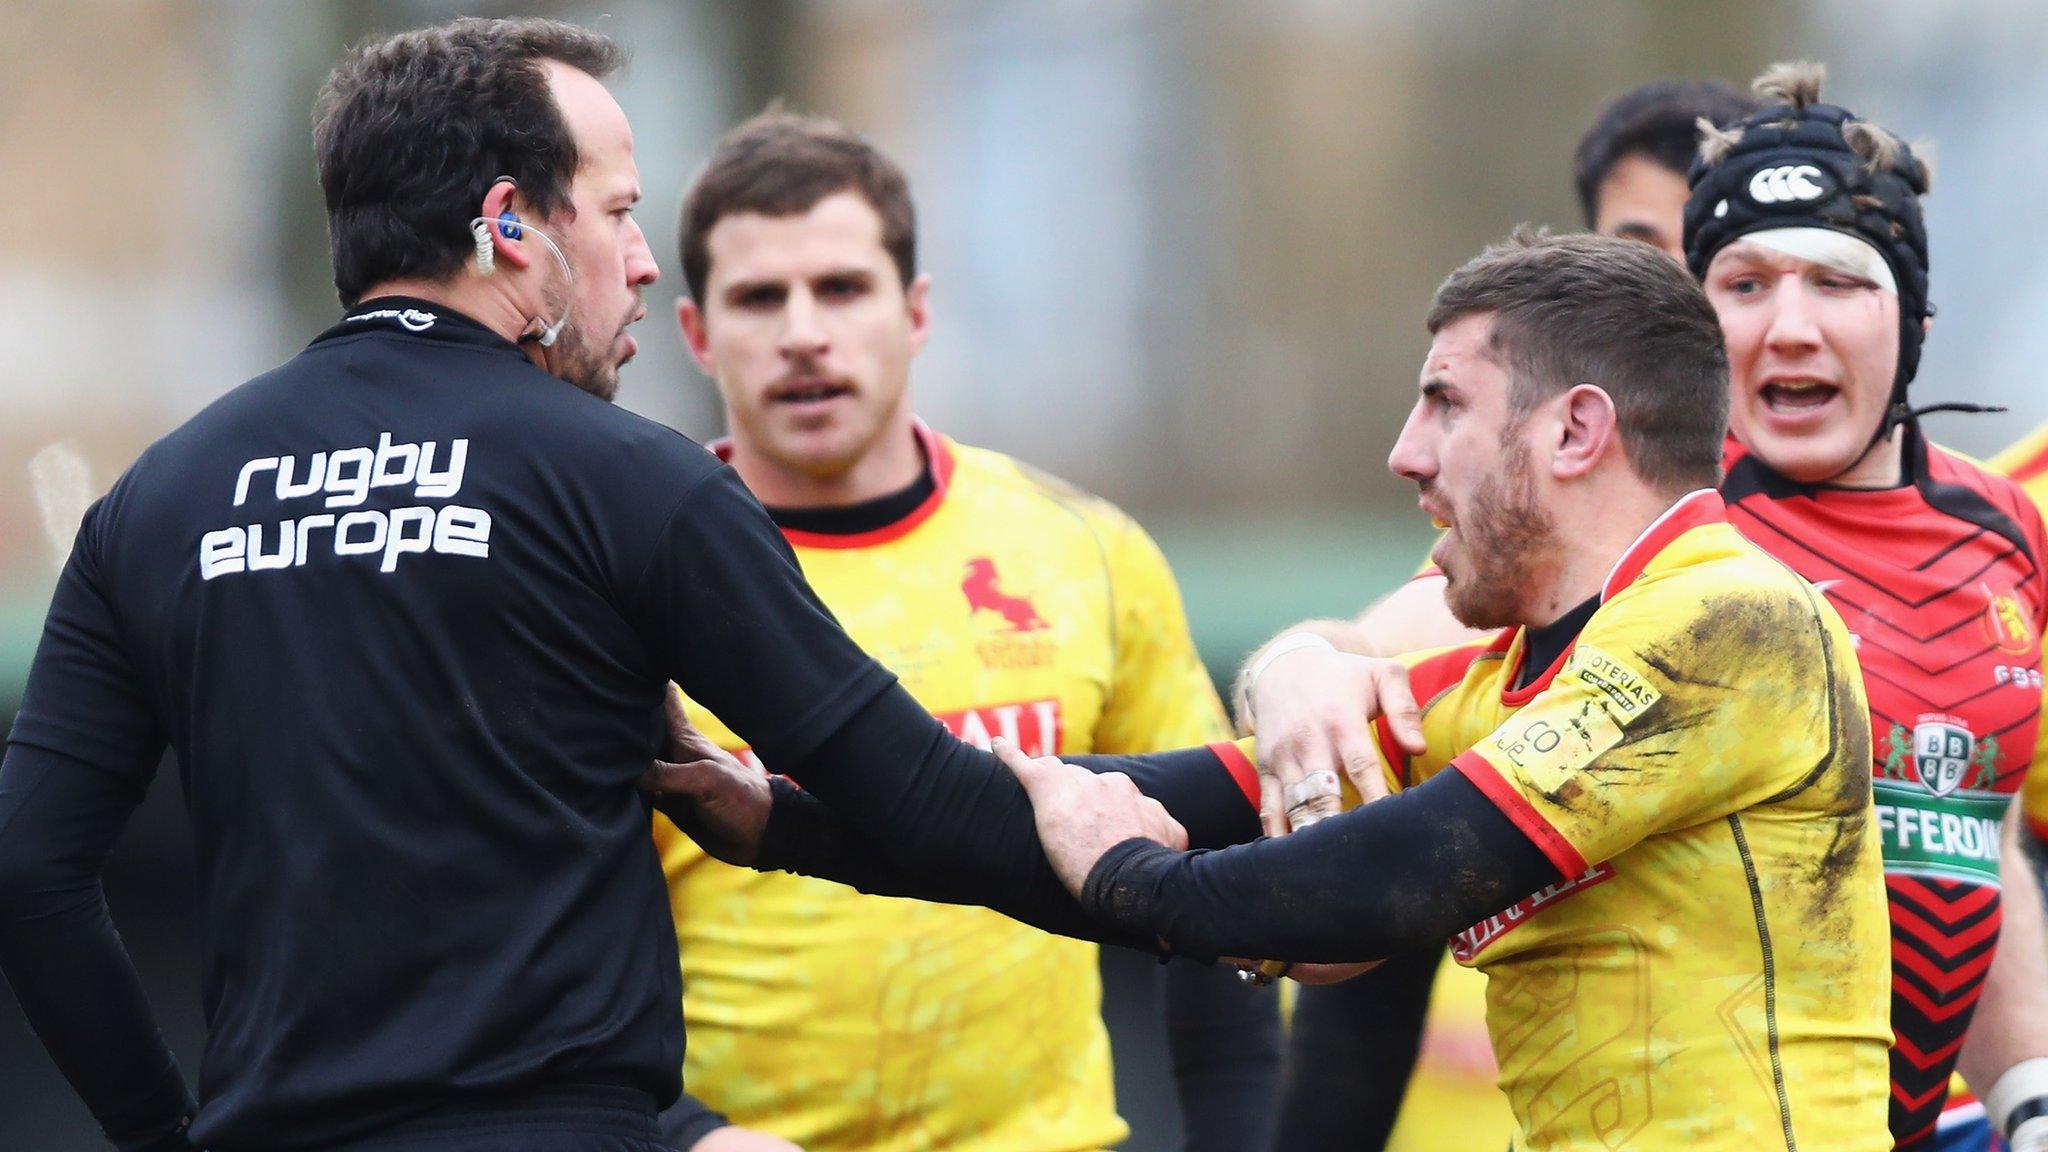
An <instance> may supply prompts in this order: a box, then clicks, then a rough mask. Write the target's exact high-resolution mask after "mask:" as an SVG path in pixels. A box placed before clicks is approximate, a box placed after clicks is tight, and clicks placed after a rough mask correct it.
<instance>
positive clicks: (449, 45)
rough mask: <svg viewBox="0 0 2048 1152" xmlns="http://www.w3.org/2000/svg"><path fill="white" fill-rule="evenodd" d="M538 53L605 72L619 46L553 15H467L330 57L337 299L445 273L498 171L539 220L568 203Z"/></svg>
mask: <svg viewBox="0 0 2048 1152" xmlns="http://www.w3.org/2000/svg"><path fill="white" fill-rule="evenodd" d="M543 60H555V61H559V62H560V63H563V64H566V65H568V66H570V67H571V68H577V69H580V70H582V71H584V72H588V73H589V74H590V75H591V76H593V77H595V78H597V79H600V80H602V79H604V78H605V77H606V76H608V75H610V74H611V73H613V72H615V71H617V70H618V69H619V68H620V67H622V66H623V65H624V64H625V60H626V56H625V52H624V50H622V49H621V48H620V47H619V46H618V45H617V44H615V43H613V42H612V41H611V40H610V39H609V38H608V37H605V36H602V35H599V34H598V33H596V32H592V31H589V30H588V29H584V28H578V27H576V26H574V25H572V24H563V23H561V22H560V21H556V20H541V19H537V18H534V17H519V18H516V19H508V20H482V19H477V18H473V17H469V18H464V19H461V20H451V21H449V22H448V23H446V24H437V25H435V26H433V27H431V28H421V29H418V30H416V31H412V32H401V33H399V34H398V35H396V36H388V37H385V38H383V39H381V40H373V41H368V42H366V43H363V44H359V45H357V46H356V47H355V48H353V49H351V50H350V52H349V54H348V55H347V56H345V57H343V58H342V61H341V63H339V64H337V65H335V66H334V71H333V72H332V73H330V74H329V75H328V77H327V83H326V84H325V85H324V86H322V87H321V89H320V96H319V99H318V100H317V101H316V102H315V103H314V106H313V152H314V156H315V159H316V161H317V163H318V166H319V169H320V190H321V192H322V193H323V194H324V195H325V197H326V200H327V241H328V246H329V248H330V249H331V251H332V254H333V257H334V287H335V290H336V291H337V292H338V293H339V294H340V296H341V302H342V304H343V305H344V306H353V305H354V304H355V302H356V301H357V300H358V299H360V298H361V297H362V294H363V292H364V290H365V289H368V288H370V287H371V286H373V285H376V284H379V283H382V282H383V281H386V280H393V279H398V278H401V277H404V278H410V277H420V278H423V279H428V280H439V279H442V278H444V277H447V276H451V275H453V274H454V273H455V272H456V271H457V270H458V269H460V268H461V267H462V263H463V261H465V260H468V259H470V258H472V255H473V253H474V252H475V251H476V244H475V241H474V240H473V239H472V237H471V236H470V232H469V222H470V220H471V219H473V218H474V217H475V215H476V210H477V205H478V204H479V203H480V202H481V201H482V200H483V198H484V194H485V193H487V192H489V191H490V189H491V185H492V184H493V183H495V182H497V181H498V180H499V179H500V178H502V177H507V176H509V177H511V178H512V179H513V180H515V181H517V182H518V185H519V194H520V195H521V196H522V197H524V198H525V199H526V201H527V203H529V204H532V205H533V206H534V209H535V210H536V211H538V212H540V213H541V214H542V215H544V216H545V215H548V214H551V213H553V212H555V211H556V210H557V209H560V208H562V207H564V206H566V205H567V204H568V203H569V185H570V184H571V182H573V181H574V179H575V176H576V166H577V164H578V163H579V158H578V156H577V152H576V140H575V137H574V136H572V135H571V134H570V132H569V127H568V125H567V124H566V123H565V122H564V121H563V120H562V111H561V109H560V108H559V107H558V106H557V105H556V104H555V97H554V93H553V92H552V91H550V90H549V88H548V78H547V73H546V71H545V70H544V69H543V68H542V67H541V61H543Z"/></svg>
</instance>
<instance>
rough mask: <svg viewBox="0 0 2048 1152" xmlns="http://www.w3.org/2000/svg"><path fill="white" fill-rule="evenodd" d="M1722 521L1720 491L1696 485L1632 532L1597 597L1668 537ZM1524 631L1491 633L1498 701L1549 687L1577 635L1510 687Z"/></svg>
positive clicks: (1616, 588)
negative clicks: (1498, 672)
mask: <svg viewBox="0 0 2048 1152" xmlns="http://www.w3.org/2000/svg"><path fill="white" fill-rule="evenodd" d="M1727 522H1728V507H1727V505H1725V504H1723V503H1722V502H1721V494H1720V493H1719V492H1716V491H1714V490H1713V489H1712V488H1698V489H1695V490H1693V491H1691V492H1688V493H1686V494H1685V495H1684V496H1682V497H1680V498H1679V500H1678V502H1677V503H1676V504H1673V505H1672V506H1671V507H1669V508H1666V509H1665V510H1664V512H1663V514H1662V515H1660V516H1658V517H1657V518H1656V519H1655V520H1652V521H1650V526H1649V527H1647V528H1645V529H1643V530H1642V532H1641V534H1639V535H1638V536H1637V537H1636V538H1635V542H1634V543H1632V544H1630V545H1629V546H1628V548H1627V550H1625V551H1623V552H1622V554H1621V558H1620V559H1619V560H1616V561H1615V562H1614V567H1613V568H1611V569H1609V570H1608V573H1607V579H1606V581H1604V582H1603V583H1602V584H1601V585H1600V603H1602V604H1605V603H1607V602H1608V601H1609V600H1612V599H1614V597H1615V596H1617V595H1619V594H1620V592H1621V590H1622V589H1624V588H1626V587H1628V586H1629V585H1631V584H1633V583H1635V582H1636V579H1637V578H1638V577H1640V576H1641V575H1642V574H1643V572H1644V571H1645V570H1646V569H1648V568H1649V566H1650V563H1651V561H1653V560H1655V559H1656V558H1657V556H1658V554H1659V553H1661V552H1663V551H1664V549H1666V548H1669V547H1670V546H1671V543H1672V541H1674V540H1677V539H1678V538H1679V537H1680V536H1683V535H1685V534H1686V533H1687V532H1690V531H1692V530H1693V529H1695V528H1701V527H1705V526H1706V525H1708V524H1726V523H1727ZM1524 631H1525V629H1522V628H1503V629H1501V632H1500V635H1498V636H1495V637H1494V638H1493V643H1492V644H1489V645H1488V646H1487V648H1488V650H1489V651H1493V652H1499V653H1500V654H1501V656H1502V658H1503V659H1504V660H1505V661H1506V663H1505V664H1504V665H1503V667H1504V668H1506V670H1507V676H1506V679H1504V680H1503V681H1501V684H1502V687H1501V693H1500V699H1501V703H1503V704H1508V705H1511V706H1512V705H1521V704H1526V703H1528V702H1529V701H1530V700H1532V699H1534V698H1535V696H1536V694H1537V693H1538V692H1541V691H1543V690H1544V689H1545V688H1548V687H1550V682H1551V681H1552V680H1554V679H1556V677H1557V674H1558V672H1559V671H1560V670H1562V669H1563V668H1564V664H1565V661H1567V660H1569V659H1571V657H1572V650H1573V649H1574V648H1577V647H1578V644H1579V641H1578V637H1576V636H1574V637H1573V638H1572V642H1571V643H1569V644H1567V645H1565V646H1564V650H1563V651H1561V652H1559V653H1558V654H1557V659H1555V660H1552V661H1551V662H1550V667H1548V668H1545V669H1544V670H1543V675H1541V676H1538V677H1536V678H1535V679H1534V680H1531V681H1529V682H1528V683H1527V684H1525V685H1523V686H1522V687H1520V688H1514V687H1510V686H1511V685H1513V684H1514V682H1515V681H1516V680H1518V679H1520V673H1521V669H1520V668H1519V667H1517V665H1518V664H1519V663H1520V662H1521V660H1522V658H1523V656H1524V655H1525V650H1524V646H1523V643H1522V641H1523V635H1522V634H1523V632H1524Z"/></svg>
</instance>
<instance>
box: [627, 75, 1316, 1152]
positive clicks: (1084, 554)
mask: <svg viewBox="0 0 2048 1152" xmlns="http://www.w3.org/2000/svg"><path fill="white" fill-rule="evenodd" d="M915 252H916V232H915V221H914V216H913V210H912V205H911V199H910V194H909V189H908V187H907V186H906V183H905V180H904V176H903V173H902V171H901V170H900V169H899V168H898V167H897V166H896V164H895V163H893V162H892V161H891V160H889V159H888V158H887V157H885V156H883V155H882V154H881V153H880V152H879V151H877V150H876V149H875V148H874V147H873V146H872V145H870V144H869V143H868V142H867V141H865V140H864V139H862V138H860V137H859V136H856V135H855V134H853V133H851V132H849V131H848V130H846V129H845V128H843V127H841V126H839V125H837V124H835V123H832V122H830V121H826V120H821V119H811V118H803V117H797V116H793V115H786V114H779V113H769V114H766V115H763V116H760V117H757V118H755V119H754V120H752V121H749V122H748V123H746V124H743V125H741V126H740V127H739V128H737V129H736V130H734V131H733V132H732V133H731V134H730V135H729V136H727V137H726V138H725V140H724V141H723V142H721V143H720V145H719V147H718V149H717V151H716V152H715V153H714V154H713V156H712V159H711V161H710V164H709V165H708V166H707V168H706V169H705V170H704V172H703V173H701V174H700V175H699V176H698V177H697V179H696V181H695V182H694V183H693V185H692V186H691V188H690V191H689V194H688V197H687V200H686V202H685V205H684V210H683V221H682V265H683V270H684V276H685V279H686V280H687V282H688V286H689V298H688V299H686V300H684V301H682V302H681V303H680V304H679V306H678V309H679V312H678V314H679V319H680V321H681V325H682V330H683V335H684V338H685V340H686V341H687V342H688V344H689V347H690V351H691V354H692V356H693V357H694V358H695V359H696V361H697V364H698V365H699V366H700V367H701V368H702V369H703V370H704V372H705V373H706V374H707V375H709V376H711V377H712V378H713V379H715V380H716V382H717V384H718V387H719V392H720V394H721V396H722V397H723V399H724V403H725V413H726V422H727V425H728V427H729V428H730V430H731V439H729V440H727V441H725V442H723V443H721V444H718V445H715V446H714V447H715V449H716V450H717V452H718V453H719V455H720V456H722V457H723V458H724V459H726V460H727V461H728V462H729V463H730V464H731V465H732V467H733V468H734V469H735V470H737V471H738V473H739V475H740V477H741V479H743V480H744V481H745V482H746V483H747V485H748V487H749V488H751V489H752V490H753V492H754V493H755V495H756V496H758V497H759V498H760V499H761V501H762V502H763V503H764V504H766V505H767V506H768V509H769V514H770V515H771V516H773V517H774V518H775V521H776V523H777V524H779V525H780V526H781V528H782V530H783V533H784V535H786V536H787V537H788V538H789V541H790V543H791V544H792V545H794V547H795V548H796V552H797V556H798V559H799V560H800V562H801V563H802V565H803V568H804V572H805V575H806V576H807V577H808V579H809V580H810V581H811V584H812V586H813V587H814V588H816V589H817V590H818V593H819V595H820V596H821V597H822V598H823V599H824V601H825V603H826V604H827V605H828V606H829V607H830V608H831V609H832V611H833V612H834V614H835V615H837V616H838V617H839V619H840V620H841V621H842V622H843V623H844V624H845V626H846V627H847V629H848V630H849V632H850V633H851V634H852V635H853V636H854V637H855V638H856V639H857V640H858V641H859V642H860V643H861V645H862V646H863V647H865V648H867V649H868V650H869V651H870V652H873V653H875V654H876V655H877V657H878V658H879V659H880V660H882V662H883V663H885V664H887V665H889V666H890V667H891V668H892V669H893V670H894V671H896V672H897V674H898V675H899V676H901V677H902V679H903V682H904V684H905V686H907V687H908V688H909V689H910V690H911V692H912V693H913V694H914V695H916V696H917V698H918V699H919V701H920V702H922V703H923V704H925V705H926V706H927V707H929V708H930V709H931V710H932V711H933V712H934V713H935V714H936V715H938V716H940V717H941V718H942V719H943V720H944V721H945V722H946V724H947V726H948V727H950V728H951V729H952V730H953V732H954V733H955V734H956V735H958V736H960V737H961V738H962V739H964V740H966V741H968V742H970V743H977V744H980V745H982V746H983V747H986V746H987V745H988V743H989V741H990V740H991V738H993V737H998V736H1001V737H1007V738H1008V739H1010V740H1012V741H1015V742H1016V743H1017V744H1019V745H1020V746H1022V747H1024V748H1026V749H1029V750H1031V752H1032V754H1033V755H1050V754H1058V753H1067V754H1073V753H1084V752H1092V751H1099V752H1139V751H1151V750H1155V749H1160V748H1171V747H1178V746H1182V745H1188V744H1199V743H1203V742H1206V741H1210V740H1217V739H1221V738H1223V737H1224V736H1225V735H1226V732H1225V725H1224V717H1223V711H1222V705H1221V703H1220V701H1219V700H1218V699H1217V697H1216V693H1215V689H1214V688H1213V687H1212V686H1211V684H1210V682H1209V679H1208V676H1207V673H1206V672H1204V670H1203V668H1202V665H1201V664H1200V662H1199V661H1198V660H1197V659H1196V656H1195V650H1194V645H1193V643H1192V641H1191V640H1190V639H1189V636H1188V632H1187V624H1186V620H1185V616H1184V614H1183V611H1182V608H1181V601H1180V594H1179V591H1178V589H1177V588H1176V587H1175V584H1174V580H1173V576H1172V573H1171V572H1169V571H1168V570H1167V566H1166V561H1165V558H1164V557H1162V556H1161V555H1160V553H1159V550H1158V548H1157V547H1156V546H1154V544H1153V543H1152V541H1151V540H1150V539H1149V538H1148V537H1147V536H1146V535H1145V533H1144V532H1143V531H1142V530H1141V529H1140V528H1139V527H1138V526H1137V525H1136V524H1135V523H1133V522H1132V521H1131V520H1130V519H1129V518H1128V517H1126V516H1125V515H1124V514H1123V513H1122V512H1120V511H1118V510H1117V509H1116V508H1114V507H1112V506H1111V505H1109V504H1107V503H1105V502H1104V501H1101V500H1098V499H1095V498H1093V497H1091V496H1088V495H1087V494H1085V493H1082V492H1079V491H1076V490H1075V489H1073V488H1071V487H1068V486H1067V485H1066V484H1064V483H1062V482H1060V481H1058V480H1055V479H1052V478H1051V477H1048V476H1045V475H1043V474H1041V473H1038V472H1036V471H1033V470H1032V469H1030V468H1027V467H1025V466H1023V465H1021V464H1019V463H1018V462H1016V461H1014V460H1012V459H1010V458H1008V457H1006V456H1002V455H999V454H997V453H994V452H990V451H987V450H984V449H979V448H972V447H968V446H965V445H961V444H958V443H955V442H954V441H952V440H950V439H948V438H947V437H945V436H942V435H940V434H938V433H935V432H933V431H932V430H930V429H929V428H927V427H925V426H924V425H923V424H922V423H919V422H918V421H917V420H916V419H915V418H914V417H913V415H912V405H911V398H910V395H909V392H908V384H909V376H910V367H911V360H912V358H913V357H915V356H916V354H917V353H918V351H919V350H920V349H921V348H922V347H923V345H924V342H925V340H926V338H927V336H928V335H929V333H930V330H931V310H930V307H929V302H928V300H929V294H930V288H931V282H930V277H929V276H927V275H921V274H919V273H918V272H917V269H916V259H915ZM989 383H990V384H991V385H994V384H996V383H997V382H996V381H993V380H991V381H989ZM1002 383H1003V385H1004V386H1010V385H1014V384H1016V383H1018V382H1015V381H1004V382H1002ZM690 716H691V718H692V720H693V721H694V722H695V723H696V724H697V725H698V726H699V727H701V728H702V729H704V730H705V731H706V732H707V733H709V734H711V735H713V736H714V737H715V738H716V739H717V740H718V741H719V742H720V743H721V744H723V745H724V746H726V747H727V748H730V749H734V750H743V748H744V745H743V743H742V742H741V741H740V740H739V739H738V738H737V737H735V736H734V735H733V734H732V733H731V732H730V731H729V730H727V729H726V728H724V727H723V726H722V725H720V724H719V723H718V721H717V719H716V718H715V717H713V716H711V715H710V714H709V713H708V712H706V711H705V710H704V709H702V708H701V707H699V706H697V705H695V704H694V703H693V704H692V705H691V706H690ZM749 755H750V754H749ZM769 767H770V768H771V769H773V768H775V767H777V766H776V765H773V764H771V765H769ZM657 838H658V839H659V840H660V842H661V844H662V855H663V861H664V865H665V868H666V870H667V873H668V876H669V882H670V890H671V898H672V900H673V902H674V907H675V917H676V932H677V942H678V944H679V945H680V951H681V957H682V970H683V977H684V986H685V989H686V994H685V997H684V1010H685V1014H686V1016H687V1018H688V1022H689V1028H690V1047H689V1050H688V1054H687V1059H686V1065H685V1082H686V1084H687V1085H688V1087H689V1089H690V1091H691V1092H692V1094H693V1095H695V1096H697V1097H699V1098H701V1099H702V1100H704V1101H705V1102H706V1103H708V1104H709V1105H711V1106H712V1107H714V1108H716V1109H719V1110H720V1111H722V1112H724V1113H725V1114H727V1115H729V1116H730V1117H731V1118H732V1120H733V1121H734V1122H735V1123H736V1124H741V1125H748V1126H758V1127H760V1128H763V1129H767V1130H770V1131H773V1132H776V1133H778V1134H780V1135H782V1136H785V1137H788V1138H790V1139H792V1140H796V1141H798V1142H800V1143H802V1144H803V1145H805V1146H806V1147H809V1148H812V1149H849V1150H850V1149H873V1150H877V1152H885V1150H903V1152H909V1150H911V1149H925V1148H948V1149H959V1150H963V1152H971V1150H974V1149H991V1150H993V1149H1024V1150H1030V1149H1038V1150H1043V1152H1067V1150H1076V1149H1092V1148H1107V1147H1110V1146H1112V1145H1114V1144H1117V1143H1118V1142H1120V1141H1121V1140H1123V1139H1124V1137H1125V1136H1126V1135H1127V1134H1128V1128H1127V1127H1126V1126H1125V1124H1124V1123H1123V1121H1122V1120H1121V1119H1119V1117H1118V1116H1117V1114H1116V1109H1115V1099H1114V1091H1113V1082H1112V1076H1111V1059H1110V1049H1109V1036H1108V1033H1107V1031H1106V1030H1105V1028H1104V1026H1103V1022H1102V1016H1101V1011H1100V1003H1101V996H1102V990H1101V981H1100V976H1099V973H1098V969H1097V954H1096V953H1097V950H1096V948H1095V946H1094V945H1092V944H1088V943H1085V942H1082V941H1077V940H1069V939H1060V938H1057V937H1053V936H1049V935H1047V934H1045V933H1043V932H1040V931H1038V930H1036V929H1033V928H1029V927H1026V926H1024V925H1021V924H1018V923H1017V922H1015V921H1013V920H1010V919H1008V918H1007V917H1004V916H1001V915H998V914H996V913H994V912H990V911H988V910H986V909H979V908H961V907H952V906H947V905H939V904H927V903H922V902H915V901H907V900H891V899H886V898H883V897H877V896H866V895H862V894H860V893H857V892H854V891H851V890H850V889H847V888H845V887H842V886H839V885H836V884H832V883H829V882H827V881H823V880H816V879H812V878H808V877H800V876H788V875H767V874H762V873H757V872H753V871H751V870H747V869H740V868H734V867H731V866H729V865H726V864H722V863H720V862H718V861H716V860H712V859H710V858H708V857H707V856H705V854H704V853H703V852H702V851H701V850H700V849H699V848H698V847H697V846H696V845H695V844H694V843H692V842H691V841H690V840H689V839H688V838H686V837H683V836H681V835H678V834H676V833H675V831H674V829H673V827H672V826H668V825H667V824H666V822H660V824H659V828H658V832H657ZM1165 979H1166V1004H1167V1016H1168V1023H1169V1039H1170V1041H1171V1046H1172V1049H1173V1056H1174V1064H1175V1067H1176V1069H1177V1072H1178V1075H1179V1087H1180V1097H1181V1106H1182V1114H1183V1116H1184V1118H1185V1121H1186V1130H1187V1139H1188V1146H1189V1147H1191V1148H1198V1149H1200V1148H1215V1149H1225V1148H1243V1147H1248V1146H1250V1145H1253V1144H1255V1143H1258V1142H1260V1141H1261V1140H1263V1138H1264V1136H1265V1133H1266V1131H1267V1128H1268V1125H1269V1123H1270V1115H1271V1096H1272V1089H1273V1081H1274V1080H1275V1079H1276V1078H1277V1074H1278V1056H1277V1043H1278V1042H1277V1032H1278V1018H1277V1008H1276V1004H1275V1000H1274V998H1273V997H1272V996H1271V995H1270V994H1266V993H1262V992H1260V991H1258V990H1256V989H1250V988H1246V987H1244V986H1242V985H1241V984H1239V983H1238V982H1237V981H1236V980H1235V979H1234V978H1233V974H1232V973H1230V972H1227V971H1224V970H1221V969H1214V968H1205V967H1200V966H1196V965H1191V964H1175V965H1171V966H1169V967H1168V968H1167V969H1165ZM673 1119H674V1120H675V1122H674V1123H672V1124H671V1125H670V1127H669V1129H668V1134H669V1136H670V1138H671V1139H672V1140H673V1141H675V1142H676V1143H678V1144H685V1143H686V1142H687V1141H688V1140H689V1139H690V1138H691V1137H692V1135H693V1134H694V1133H695V1132H696V1131H699V1130H701V1128H702V1125H703V1122H702V1121H701V1120H700V1121H696V1122H684V1121H682V1120H681V1119H680V1118H673ZM707 1146H708V1144H707Z"/></svg>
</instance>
